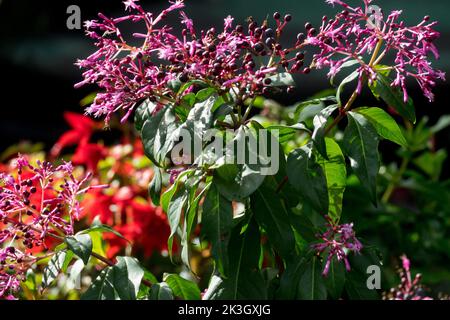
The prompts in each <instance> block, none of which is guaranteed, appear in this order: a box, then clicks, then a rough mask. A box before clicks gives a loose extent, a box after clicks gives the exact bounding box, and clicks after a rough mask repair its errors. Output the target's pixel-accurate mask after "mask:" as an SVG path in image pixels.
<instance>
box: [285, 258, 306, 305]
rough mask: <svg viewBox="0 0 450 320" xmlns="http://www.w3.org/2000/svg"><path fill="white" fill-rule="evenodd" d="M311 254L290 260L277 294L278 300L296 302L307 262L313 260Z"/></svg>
mask: <svg viewBox="0 0 450 320" xmlns="http://www.w3.org/2000/svg"><path fill="white" fill-rule="evenodd" d="M311 256H312V255H311V254H307V255H305V256H297V257H295V259H293V260H289V261H288V262H287V264H286V270H285V271H284V272H283V274H282V275H281V279H280V286H279V288H278V290H277V292H276V298H277V299H282V300H294V299H296V298H297V296H298V294H297V293H298V290H299V284H300V277H301V276H302V274H303V273H304V272H305V270H306V266H307V262H308V261H309V259H311Z"/></svg>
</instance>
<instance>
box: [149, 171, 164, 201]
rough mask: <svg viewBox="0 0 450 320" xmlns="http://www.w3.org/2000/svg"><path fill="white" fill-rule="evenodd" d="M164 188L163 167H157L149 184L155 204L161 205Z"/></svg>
mask: <svg viewBox="0 0 450 320" xmlns="http://www.w3.org/2000/svg"><path fill="white" fill-rule="evenodd" d="M161 190H162V173H161V169H159V168H155V169H154V175H153V179H152V182H150V185H149V186H148V194H149V195H150V198H151V199H152V202H153V204H154V205H155V206H159V201H160V198H161Z"/></svg>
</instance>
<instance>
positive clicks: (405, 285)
mask: <svg viewBox="0 0 450 320" xmlns="http://www.w3.org/2000/svg"><path fill="white" fill-rule="evenodd" d="M400 258H401V259H402V268H401V269H400V277H401V283H400V285H399V286H398V287H397V288H392V289H391V290H390V292H389V293H388V294H385V295H384V296H383V299H385V300H433V299H432V298H430V297H427V296H425V295H424V290H423V289H422V286H421V285H420V281H421V280H422V276H421V274H419V273H418V274H416V276H415V277H414V279H412V277H411V270H410V261H409V259H408V257H406V256H405V255H403V256H401V257H400Z"/></svg>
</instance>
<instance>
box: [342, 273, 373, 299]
mask: <svg viewBox="0 0 450 320" xmlns="http://www.w3.org/2000/svg"><path fill="white" fill-rule="evenodd" d="M366 281H367V275H363V274H361V273H359V272H356V271H352V272H349V273H348V275H347V278H346V281H345V291H346V292H347V295H348V297H349V298H350V299H351V300H379V298H380V297H379V296H378V293H377V291H376V290H369V289H368V288H367V284H366Z"/></svg>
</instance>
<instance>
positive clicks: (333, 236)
mask: <svg viewBox="0 0 450 320" xmlns="http://www.w3.org/2000/svg"><path fill="white" fill-rule="evenodd" d="M325 219H326V220H327V221H328V222H327V224H326V227H327V229H326V230H325V231H324V232H323V233H320V234H317V235H316V237H317V238H318V239H319V240H320V241H321V242H319V243H316V244H313V245H312V248H313V249H315V250H316V251H317V254H321V253H324V252H325V253H327V258H326V262H325V267H324V269H323V272H322V275H323V276H324V277H326V276H327V275H328V272H329V270H330V266H331V262H332V260H333V258H334V257H335V258H336V259H337V261H343V262H344V264H345V268H346V270H347V271H350V270H351V267H350V263H349V261H348V254H349V252H354V253H360V251H361V250H362V248H363V246H362V244H361V242H360V241H359V240H358V239H357V238H356V235H355V231H354V230H353V223H346V224H341V225H336V224H335V223H334V222H333V221H332V220H331V218H330V217H328V216H326V217H325Z"/></svg>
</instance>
